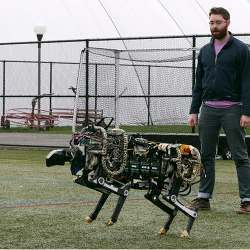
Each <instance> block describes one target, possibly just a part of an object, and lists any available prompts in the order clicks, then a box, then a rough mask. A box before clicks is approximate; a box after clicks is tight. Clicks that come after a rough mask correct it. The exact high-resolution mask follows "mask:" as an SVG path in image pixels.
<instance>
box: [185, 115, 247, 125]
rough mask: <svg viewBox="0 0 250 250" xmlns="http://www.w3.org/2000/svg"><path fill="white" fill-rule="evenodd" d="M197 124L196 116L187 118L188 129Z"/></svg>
mask: <svg viewBox="0 0 250 250" xmlns="http://www.w3.org/2000/svg"><path fill="white" fill-rule="evenodd" d="M249 119H250V117H249ZM197 124H198V114H190V115H189V118H188V125H189V126H190V127H195V126H196V125H197Z"/></svg>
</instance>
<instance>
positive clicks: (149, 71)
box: [148, 65, 153, 126]
mask: <svg viewBox="0 0 250 250" xmlns="http://www.w3.org/2000/svg"><path fill="white" fill-rule="evenodd" d="M150 73H151V67H150V65H149V66H148V126H149V125H150V78H151V76H150ZM151 122H152V121H151ZM151 125H153V124H151Z"/></svg>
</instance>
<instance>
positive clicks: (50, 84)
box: [49, 62, 53, 115]
mask: <svg viewBox="0 0 250 250" xmlns="http://www.w3.org/2000/svg"><path fill="white" fill-rule="evenodd" d="M52 66H53V63H52V62H50V63H49V114H50V115H52V77H53V73H52V70H53V67H52Z"/></svg>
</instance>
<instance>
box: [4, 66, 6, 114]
mask: <svg viewBox="0 0 250 250" xmlns="http://www.w3.org/2000/svg"><path fill="white" fill-rule="evenodd" d="M5 64H6V62H5V61H3V116H5V88H6V86H5Z"/></svg>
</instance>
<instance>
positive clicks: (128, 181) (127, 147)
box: [46, 121, 201, 237]
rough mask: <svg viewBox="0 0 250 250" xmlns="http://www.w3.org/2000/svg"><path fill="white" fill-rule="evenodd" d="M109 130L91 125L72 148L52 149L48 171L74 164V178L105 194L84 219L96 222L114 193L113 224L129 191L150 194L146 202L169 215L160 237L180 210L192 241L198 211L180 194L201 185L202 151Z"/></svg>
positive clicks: (78, 135) (74, 139)
mask: <svg viewBox="0 0 250 250" xmlns="http://www.w3.org/2000/svg"><path fill="white" fill-rule="evenodd" d="M99 124H105V123H103V121H101V123H99ZM109 125H110V123H109ZM109 125H108V126H109ZM108 126H99V125H98V124H97V125H88V126H86V127H84V128H83V129H82V130H81V131H80V132H78V133H74V134H73V136H72V139H71V141H70V146H69V148H68V149H56V150H52V151H51V152H50V153H49V154H48V155H47V157H46V166H47V167H50V166H54V165H64V164H65V162H70V165H71V174H72V175H75V176H76V178H75V180H74V182H75V183H77V184H79V185H82V186H85V187H88V188H90V189H93V190H96V191H99V192H100V193H101V197H100V199H99V201H98V202H97V204H96V207H95V208H94V210H93V212H92V213H91V214H90V215H88V216H87V217H86V218H85V221H86V222H87V223H91V222H92V221H93V220H95V219H96V218H97V216H98V214H99V212H100V211H101V209H102V207H103V205H104V204H105V202H106V200H107V198H108V197H109V195H110V194H112V193H113V194H116V195H118V197H119V198H118V201H117V204H116V206H115V209H114V211H113V214H112V216H111V218H110V219H109V220H108V222H107V225H113V224H114V223H115V222H116V221H117V219H118V216H119V214H120V212H121V209H122V207H123V205H124V203H125V201H126V198H127V196H128V194H129V190H130V189H140V190H145V191H146V194H145V195H144V197H145V198H146V199H147V200H149V201H150V202H152V203H153V204H154V205H155V206H157V207H158V208H160V209H161V210H163V211H164V212H166V213H167V214H168V218H167V220H166V222H165V224H164V226H163V227H162V228H161V229H160V231H159V234H160V235H165V234H166V233H167V231H168V230H169V228H170V225H171V224H172V222H173V220H174V218H175V216H176V215H177V212H178V211H180V212H182V213H183V214H185V215H186V216H187V217H188V222H187V226H186V228H185V229H184V230H183V231H182V234H181V237H189V236H190V231H191V228H192V226H193V223H194V221H195V219H196V217H197V211H194V210H192V209H191V208H188V207H187V206H186V205H184V204H183V203H182V202H180V200H179V199H178V196H181V195H183V196H185V195H188V194H189V193H190V192H191V187H192V185H193V184H195V183H197V182H199V177H200V171H201V160H200V153H199V151H198V149H196V148H195V147H193V146H191V145H186V144H169V143H157V142H149V141H147V140H146V139H144V138H143V137H142V136H140V135H138V134H137V135H128V134H127V133H126V132H125V131H124V130H122V129H119V128H108Z"/></svg>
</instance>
